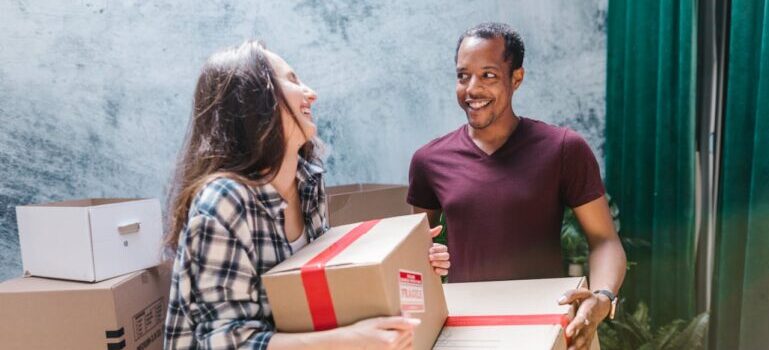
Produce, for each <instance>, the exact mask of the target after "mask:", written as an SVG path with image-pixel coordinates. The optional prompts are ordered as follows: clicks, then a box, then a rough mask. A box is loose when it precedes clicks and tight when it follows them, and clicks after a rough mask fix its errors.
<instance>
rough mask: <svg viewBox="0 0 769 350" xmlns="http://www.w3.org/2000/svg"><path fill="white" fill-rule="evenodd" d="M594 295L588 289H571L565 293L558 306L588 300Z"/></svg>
mask: <svg viewBox="0 0 769 350" xmlns="http://www.w3.org/2000/svg"><path fill="white" fill-rule="evenodd" d="M592 295H593V292H591V291H590V290H589V289H587V288H579V289H571V290H568V291H566V293H563V295H562V296H561V298H560V299H558V304H560V305H565V304H571V303H573V302H575V301H579V300H583V299H587V298H589V297H591V296H592Z"/></svg>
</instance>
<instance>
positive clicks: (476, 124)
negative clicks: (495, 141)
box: [467, 116, 494, 130]
mask: <svg viewBox="0 0 769 350" xmlns="http://www.w3.org/2000/svg"><path fill="white" fill-rule="evenodd" d="M493 121H494V119H493V118H490V119H488V120H477V119H473V118H472V117H470V116H467V125H470V127H471V128H473V129H476V130H482V129H486V128H487V127H489V125H491V122H493Z"/></svg>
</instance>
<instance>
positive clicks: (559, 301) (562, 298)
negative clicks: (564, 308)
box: [558, 295, 566, 304]
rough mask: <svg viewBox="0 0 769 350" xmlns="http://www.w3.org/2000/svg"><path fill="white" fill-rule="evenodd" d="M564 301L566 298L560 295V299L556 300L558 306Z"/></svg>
mask: <svg viewBox="0 0 769 350" xmlns="http://www.w3.org/2000/svg"><path fill="white" fill-rule="evenodd" d="M564 301H566V296H565V295H561V297H560V298H559V299H558V303H559V304H560V303H563V302H564Z"/></svg>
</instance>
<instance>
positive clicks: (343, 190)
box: [326, 183, 403, 196]
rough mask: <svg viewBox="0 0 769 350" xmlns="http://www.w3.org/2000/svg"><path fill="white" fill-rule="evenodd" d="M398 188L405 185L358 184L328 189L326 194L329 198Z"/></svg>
mask: <svg viewBox="0 0 769 350" xmlns="http://www.w3.org/2000/svg"><path fill="white" fill-rule="evenodd" d="M398 187H403V185H395V184H372V183H357V184H349V185H339V186H329V187H326V194H327V195H329V196H336V195H341V194H347V193H357V192H369V191H379V190H386V189H390V188H398Z"/></svg>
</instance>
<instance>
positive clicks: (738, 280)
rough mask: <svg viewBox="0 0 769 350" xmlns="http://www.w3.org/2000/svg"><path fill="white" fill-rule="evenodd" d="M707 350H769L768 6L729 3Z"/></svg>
mask: <svg viewBox="0 0 769 350" xmlns="http://www.w3.org/2000/svg"><path fill="white" fill-rule="evenodd" d="M731 6H732V9H731V14H732V17H731V25H730V35H729V37H730V39H729V62H728V73H727V78H726V84H727V85H726V89H727V90H726V101H725V103H726V110H725V114H724V121H723V147H722V158H721V159H722V160H721V181H720V191H719V192H720V201H719V203H720V205H719V208H718V226H717V232H716V264H715V275H714V281H713V304H712V311H713V318H712V325H713V326H714V327H713V334H714V341H713V342H712V343H711V344H712V345H713V346H712V347H711V348H712V349H724V350H726V349H729V350H732V349H767V348H769V345H767V344H769V0H733V1H732V5H731Z"/></svg>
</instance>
